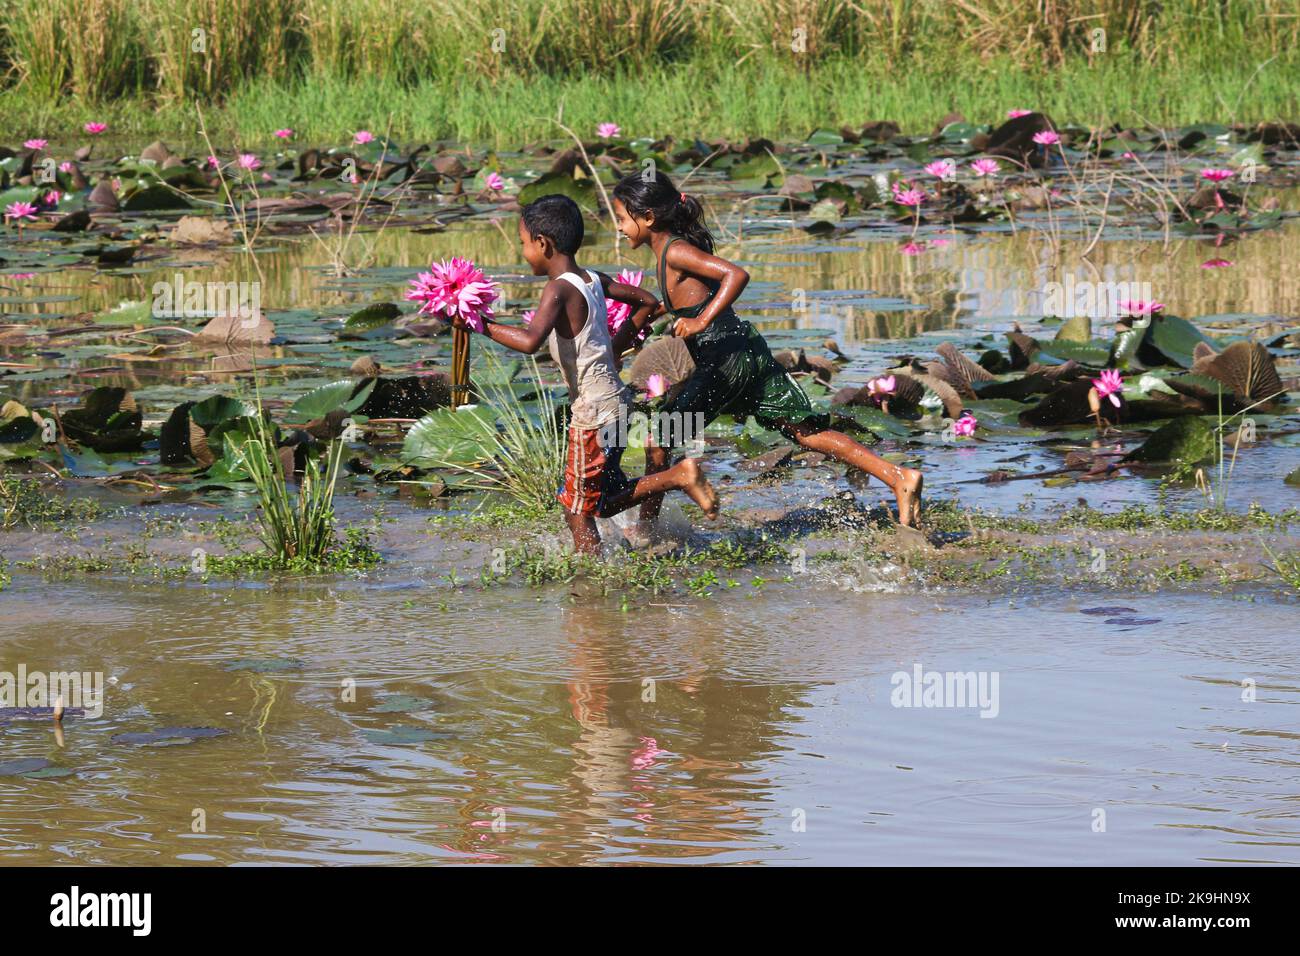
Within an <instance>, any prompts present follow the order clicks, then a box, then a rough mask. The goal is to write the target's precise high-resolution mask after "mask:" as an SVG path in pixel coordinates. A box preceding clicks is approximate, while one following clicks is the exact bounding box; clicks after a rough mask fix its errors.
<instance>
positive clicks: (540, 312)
mask: <svg viewBox="0 0 1300 956" xmlns="http://www.w3.org/2000/svg"><path fill="white" fill-rule="evenodd" d="M560 285H564V283H560V284H559V285H557V284H556V282H555V281H554V280H552V281H550V282H548V283H546V288H544V289H543V290H542V297H541V300H540V301H539V302H538V303H537V310H536V311H535V312H534V313H533V318H532V321H531V322H529V323H528V324H527V325H524V326H520V325H503V324H501V323H500V322H492V321H489V322H488V323H487V325H486V326H485V327H484V329H483V334H484V335H486V336H487V337H488V338H490V339H491V340H492V341H493V342H497V343H499V344H501V345H504V346H505V347H506V348H508V349H514V350H515V351H516V352H523V353H524V354H525V355H533V354H535V353H536V352H539V351H541V348H542V346H543V345H545V344H546V339H547V337H548V336H549V335H550V334H551V329H553V328H555V323H556V322H557V321H559V318H560V316H561V315H562V314H563V310H564V300H563V298H562V295H563V292H564V290H563V289H562V288H560ZM452 324H453V325H455V326H456V327H457V328H465V327H466V326H465V320H464V319H462V318H461V317H460V316H459V315H458V316H456V317H455V318H453V319H452Z"/></svg>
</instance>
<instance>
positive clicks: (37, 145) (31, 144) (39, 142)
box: [23, 139, 50, 149]
mask: <svg viewBox="0 0 1300 956" xmlns="http://www.w3.org/2000/svg"><path fill="white" fill-rule="evenodd" d="M49 144H50V141H49V140H48V139H29V140H28V141H27V142H25V143H23V146H24V148H26V149H44V148H45V147H46V146H48V145H49Z"/></svg>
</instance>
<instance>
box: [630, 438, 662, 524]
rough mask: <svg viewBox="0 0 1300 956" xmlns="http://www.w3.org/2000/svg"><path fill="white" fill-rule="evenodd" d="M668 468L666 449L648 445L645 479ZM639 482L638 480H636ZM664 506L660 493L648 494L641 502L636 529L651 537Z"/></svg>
mask: <svg viewBox="0 0 1300 956" xmlns="http://www.w3.org/2000/svg"><path fill="white" fill-rule="evenodd" d="M667 470H668V449H666V448H660V447H659V446H658V445H648V446H646V450H645V478H642V479H641V481H645V480H646V479H648V478H651V477H653V476H655V475H656V474H658V473H660V472H663V471H667ZM637 484H640V482H637ZM663 506H664V496H663V494H662V493H659V494H650V495H647V496H646V497H645V499H644V500H642V502H641V513H640V514H639V515H638V516H637V529H638V530H639V531H640V532H641V534H643V535H646V536H647V537H653V535H654V529H655V526H656V525H658V524H659V510H660V509H661V508H662V507H663Z"/></svg>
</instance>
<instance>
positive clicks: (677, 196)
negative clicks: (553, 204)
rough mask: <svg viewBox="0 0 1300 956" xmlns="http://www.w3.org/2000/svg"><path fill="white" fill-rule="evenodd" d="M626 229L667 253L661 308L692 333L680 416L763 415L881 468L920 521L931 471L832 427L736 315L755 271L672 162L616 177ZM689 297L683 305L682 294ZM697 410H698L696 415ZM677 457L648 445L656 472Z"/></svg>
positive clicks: (815, 444) (648, 525)
mask: <svg viewBox="0 0 1300 956" xmlns="http://www.w3.org/2000/svg"><path fill="white" fill-rule="evenodd" d="M614 213H615V215H616V216H617V217H618V229H619V232H621V233H622V234H623V235H624V236H626V237H627V238H628V241H629V242H630V243H631V245H632V248H633V249H636V248H638V247H640V246H643V245H645V244H646V243H649V244H650V248H651V249H652V250H653V251H654V254H655V258H656V259H657V260H658V263H659V294H660V295H661V296H662V297H663V305H662V306H661V307H660V308H661V310H662V311H663V312H665V313H667V314H668V315H669V316H671V317H672V318H673V320H674V321H673V327H672V330H673V335H677V336H681V337H683V338H685V339H686V346H687V348H688V349H689V350H690V353H691V358H692V359H694V360H695V372H694V373H693V374H692V375H691V377H690V378H689V379H687V380H686V382H685V383H684V385H683V386H682V388H681V391H680V392H678V393H677V395H675V396H674V397H673V398H672V399H670V400H669V401H668V402H666V403H665V405H664V407H663V408H662V409H661V410H660V411H661V412H662V413H665V414H666V416H667V417H669V418H672V419H676V420H682V421H685V420H692V421H694V420H697V419H695V418H694V417H693V416H695V415H696V414H698V413H703V416H704V422H705V423H706V424H707V423H708V422H711V421H713V420H714V419H715V418H717V417H718V416H719V415H721V414H723V413H729V414H733V415H736V416H738V417H740V418H743V417H745V416H747V415H753V416H754V417H755V418H757V419H758V421H759V423H760V424H762V425H764V426H766V427H768V428H774V429H777V430H779V431H781V432H782V433H784V434H785V435H787V436H789V437H790V438H792V439H794V440H795V441H797V442H799V444H801V445H803V446H804V447H805V448H810V449H813V450H814V451H819V452H823V453H824V454H827V455H830V456H831V457H833V458H838V459H839V460H840V461H842V462H845V463H847V464H849V465H852V466H854V467H855V468H860V469H862V470H863V471H865V472H867V473H869V474H871V475H874V476H875V477H876V478H879V479H880V480H881V481H883V482H884V483H885V484H887V485H888V486H889V487H890V489H891V490H892V491H893V492H894V497H895V498H896V499H897V501H898V520H899V523H900V524H904V525H911V524H913V523H915V521H916V519H917V517H918V515H919V513H920V509H921V486H922V482H923V477H922V475H921V473H920V472H919V471H917V470H915V469H912V468H900V467H898V466H897V465H892V464H890V463H889V462H887V461H885V460H884V459H883V458H880V457H878V456H877V455H874V454H872V452H871V451H870V450H869V449H867V448H866V447H865V446H863V445H861V444H859V443H858V442H856V441H854V440H853V439H852V438H850V437H848V436H847V435H845V434H843V433H842V432H837V431H834V430H833V429H831V428H828V427H827V426H828V425H829V421H828V419H827V417H826V416H824V415H820V414H818V413H817V412H816V411H815V410H814V409H813V407H812V403H811V402H809V400H808V396H807V395H806V394H804V391H803V389H801V388H800V387H799V385H798V384H797V383H796V382H795V381H794V379H793V378H791V377H790V374H789V373H788V372H787V371H786V370H785V369H784V368H782V367H781V365H780V364H779V363H778V362H777V361H776V360H775V359H774V358H773V357H772V353H771V351H770V350H769V349H768V347H767V342H766V341H764V339H763V337H762V336H761V335H760V334H759V333H758V332H757V331H756V330H755V329H754V327H753V326H752V325H750V324H749V323H748V322H745V321H743V320H741V319H740V317H739V316H737V315H736V313H735V311H734V310H733V309H732V303H734V302H735V301H736V299H737V298H738V297H739V296H740V293H741V292H742V291H743V290H744V288H745V285H746V283H748V282H749V274H748V273H747V272H745V270H744V269H741V268H740V267H739V266H737V265H735V264H734V263H731V262H727V261H726V260H725V259H719V258H718V257H717V256H715V255H713V254H712V253H713V237H712V236H711V235H710V234H709V231H708V229H706V228H705V226H704V222H703V218H704V210H703V207H702V206H701V205H700V203H699V201H698V200H696V199H694V198H692V197H689V196H687V195H686V194H685V193H679V192H678V191H677V188H676V187H675V186H674V185H673V183H672V180H671V179H669V178H668V177H667V176H666V175H664V174H663V173H662V172H658V171H656V173H655V176H654V179H652V180H647V179H645V178H643V176H642V174H641V173H634V174H632V175H630V176H626V177H624V178H623V179H622V181H620V182H619V184H618V185H617V186H616V187H614ZM673 301H676V302H678V303H681V304H680V305H679V306H678V307H677V308H675V309H674V308H673V307H672V302H673ZM688 417H689V418H688ZM667 467H668V452H667V450H666V449H664V448H661V447H653V448H648V449H646V474H647V475H649V474H651V473H653V472H655V471H658V470H659V469H661V468H667ZM662 503H663V496H662V495H658V496H655V497H653V498H651V499H650V500H648V501H647V502H646V503H645V504H643V505H642V506H641V523H642V531H643V532H645V533H652V532H653V526H654V524H655V522H656V520H657V519H658V516H659V507H660V505H661V504H662Z"/></svg>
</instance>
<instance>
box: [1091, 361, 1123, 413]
mask: <svg viewBox="0 0 1300 956" xmlns="http://www.w3.org/2000/svg"><path fill="white" fill-rule="evenodd" d="M1092 387H1093V388H1095V389H1096V390H1097V396H1098V397H1099V398H1109V399H1110V403H1111V404H1112V405H1114V406H1115V407H1116V408H1119V396H1120V393H1122V392H1123V391H1124V380H1123V378H1122V377H1121V376H1120V374H1119V372H1117V371H1116V370H1115V369H1113V368H1108V369H1103V370H1102V373H1101V378H1094V379H1093V380H1092Z"/></svg>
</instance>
